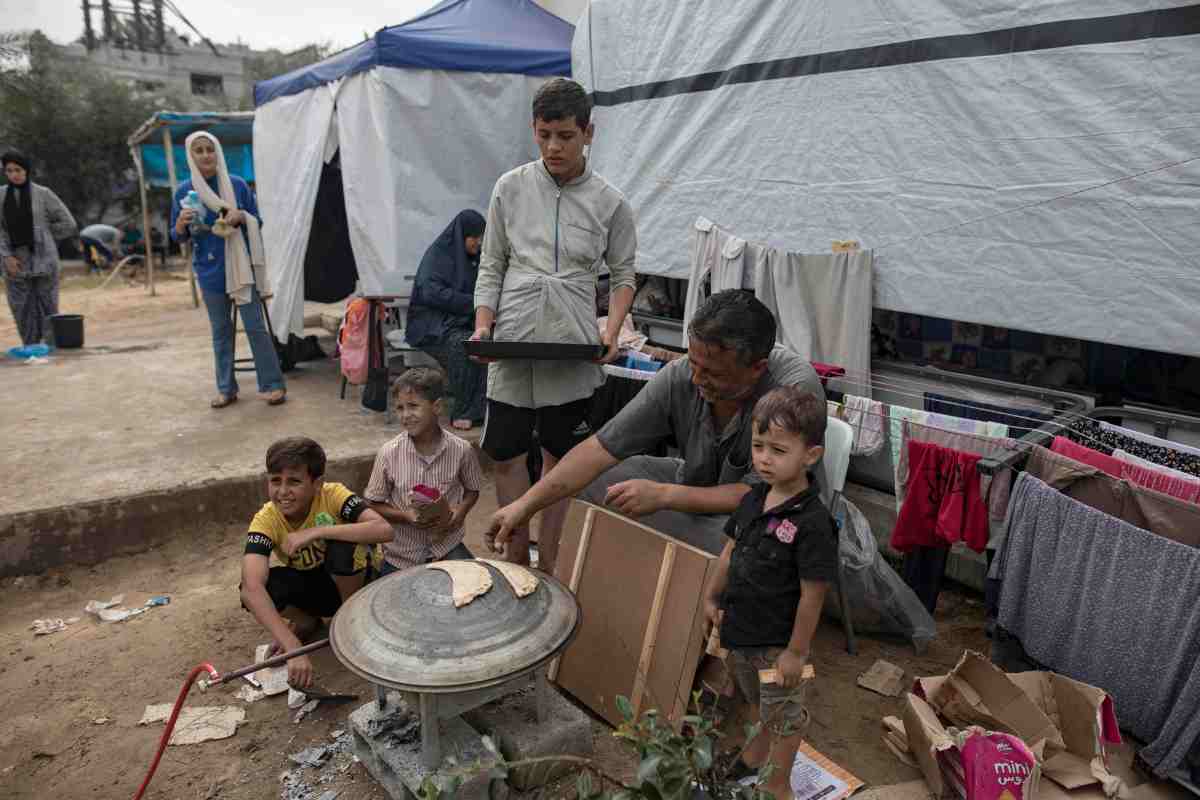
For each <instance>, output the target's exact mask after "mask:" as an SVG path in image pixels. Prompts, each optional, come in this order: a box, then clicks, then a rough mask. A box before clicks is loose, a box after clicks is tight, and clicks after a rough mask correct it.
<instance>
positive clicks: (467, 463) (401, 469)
mask: <svg viewBox="0 0 1200 800" xmlns="http://www.w3.org/2000/svg"><path fill="white" fill-rule="evenodd" d="M445 394H446V374H445V373H444V372H442V370H440V369H438V368H436V367H415V368H413V369H410V370H407V371H406V372H404V374H402V375H401V376H400V377H399V378H398V379H397V380H396V383H395V385H394V386H393V387H392V400H393V402H394V403H395V407H396V411H397V415H398V416H399V418H400V424H401V425H402V426H403V427H404V432H403V433H401V434H400V435H399V436H397V437H396V438H395V439H392V440H391V441H390V442H388V443H387V444H385V445H383V447H381V448H379V454H378V455H377V456H376V457H375V468H374V469H373V470H372V472H371V480H370V482H369V483H368V484H367V489H366V491H365V492H363V496H364V497H366V499H367V501H368V502H369V503H370V507H371V509H372V510H374V511H376V512H378V513H379V515H380V516H382V517H383V518H384V519H386V520H387V521H388V522H390V523H391V524H392V529H393V531H394V532H395V535H394V537H393V538H392V541H391V542H388V543H386V544H384V546H383V554H384V564H383V574H384V575H387V574H389V573H392V572H396V571H399V570H402V569H407V568H409V567H413V566H416V565H418V564H425V563H428V562H430V561H442V560H445V559H470V558H474V556H473V555H472V554H471V551H470V550H468V549H467V547H466V545H464V544H463V537H464V536H465V535H466V527H465V525H464V522H465V521H466V518H467V514H469V513H470V511H471V508H472V507H474V505H475V502H476V501H477V500H478V499H479V487H480V484H481V483H482V477H483V476H482V472H481V471H480V468H479V459H478V458H477V457H476V455H475V451H474V449H473V448H472V447H471V444H470V442H468V441H466V440H465V439H463V438H461V437H459V436H455V435H454V434H453V433H451V432H450V431H447V430H443V429H442V427H441V425H440V423H439V421H438V420H439V417H440V416H441V411H442V398H443V397H444V396H445ZM421 485H423V486H428V487H431V488H433V489H436V490H437V491H438V493H439V495H440V496H441V497H442V498H445V504H444V505H442V506H439V507H438V508H440V513H435V514H433V515H430V514H428V513H425V514H423V513H422V512H421V509H420V507H419V506H418V505H417V504H415V503H414V502H413V489H414V488H415V487H417V486H421Z"/></svg>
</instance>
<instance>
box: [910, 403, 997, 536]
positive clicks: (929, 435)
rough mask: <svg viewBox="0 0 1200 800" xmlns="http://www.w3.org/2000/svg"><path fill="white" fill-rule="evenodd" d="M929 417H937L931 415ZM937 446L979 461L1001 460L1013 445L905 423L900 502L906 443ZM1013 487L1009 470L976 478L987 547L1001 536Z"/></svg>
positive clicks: (995, 439) (978, 436)
mask: <svg viewBox="0 0 1200 800" xmlns="http://www.w3.org/2000/svg"><path fill="white" fill-rule="evenodd" d="M928 416H931V417H933V416H940V415H937V414H930V415H928ZM910 440H911V441H917V442H924V443H925V444H936V445H939V446H941V447H947V448H949V449H951V450H958V451H960V452H963V453H974V454H975V455H977V456H979V457H981V458H1001V457H1003V456H1005V455H1007V454H1008V453H1010V452H1011V451H1012V449H1013V448H1014V447H1015V446H1016V443H1015V442H1014V441H1013V440H1012V439H1009V438H1008V437H993V436H984V435H980V434H974V433H960V432H958V431H949V430H943V429H941V428H933V427H929V426H927V425H914V424H913V423H912V422H911V421H910V420H905V421H904V422H903V423H902V424H901V428H900V463H899V465H897V467H896V497H897V499H898V500H899V501H900V502H901V503H903V502H904V498H905V490H904V487H905V486H906V485H907V483H908V473H909V462H908V447H907V443H908V442H909V441H910ZM1011 485H1012V470H1011V469H1001V470H999V471H997V472H996V473H994V474H992V475H979V493H980V494H981V495H982V496H983V498H984V502H985V503H986V504H987V507H988V520H989V524H988V528H989V535H988V547H989V548H991V549H995V547H998V546H999V545H994V544H993V540H995V539H996V538H997V537H998V536H1001V535H1002V534H1003V529H1004V524H1003V523H1004V517H1005V515H1007V513H1008V495H1009V487H1010V486H1011Z"/></svg>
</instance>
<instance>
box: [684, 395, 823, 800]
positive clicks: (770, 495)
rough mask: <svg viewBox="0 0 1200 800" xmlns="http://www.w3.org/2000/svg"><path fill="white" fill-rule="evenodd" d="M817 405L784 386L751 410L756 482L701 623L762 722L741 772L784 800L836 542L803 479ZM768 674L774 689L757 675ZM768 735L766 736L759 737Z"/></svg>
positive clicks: (819, 413) (812, 457)
mask: <svg viewBox="0 0 1200 800" xmlns="http://www.w3.org/2000/svg"><path fill="white" fill-rule="evenodd" d="M826 413H827V412H826V407H825V402H824V401H823V400H818V399H817V398H816V397H814V396H813V395H811V394H808V393H807V392H804V391H803V390H801V389H799V388H797V387H794V386H783V387H779V388H777V389H773V390H772V391H770V392H768V393H767V394H765V395H763V397H762V399H760V400H759V401H758V403H757V404H756V405H755V407H754V414H753V417H752V419H753V422H752V425H751V431H752V434H751V435H752V438H751V456H752V458H753V461H754V471H755V472H756V473H757V474H758V476H759V477H761V478H762V479H763V483H761V484H759V485H757V486H755V487H754V488H753V489H751V490H750V491H749V492H748V493H747V494H746V495H745V497H743V498H742V503H741V505H740V506H739V507H738V509H737V511H735V512H734V514H733V515H732V516H731V517H730V518H729V523H728V525H726V527H725V534H726V535H727V536H728V537H729V538H730V540H731V541H729V542H728V543H726V545H725V549H724V551H723V552H722V553H721V560H720V562H719V564H718V566H717V575H716V578H715V580H714V581H713V584H712V587H711V589H710V592H709V596H708V597H707V598H706V599H705V609H704V610H705V614H706V615H707V617H708V619H709V620H710V621H711V622H712V624H713V625H715V626H719V628H720V636H721V645H722V646H723V647H725V648H727V649H728V650H729V658H728V662H727V663H728V665H729V669H730V672H731V673H732V675H733V679H734V682H735V683H736V684H737V687H738V689H739V691H740V692H741V694H742V696H743V697H744V698H745V700H746V702H747V703H749V704H750V705H751V707H752V708H753V710H754V713H755V721H760V720H761V721H762V722H763V723H764V726H763V734H760V735H759V736H758V737H757V738H756V739H755V740H754V741H753V742H751V743H750V746H749V747H748V748H747V749H746V751H745V754H744V758H745V762H746V764H745V766H747V767H750V768H752V769H758V768H759V767H761V766H762V765H763V764H765V763H766V762H767V761H768V759H769V760H770V763H771V764H772V765H773V767H774V770H773V771H772V772H771V775H770V777H769V779H768V780H767V782H766V785H765V787H764V788H765V789H766V790H767V791H768V792H771V793H772V794H774V795H775V797H776V798H777V800H789V798H791V797H792V790H791V785H790V784H791V782H790V777H791V771H792V762H793V761H794V760H795V758H796V750H797V749H798V748H799V747H800V742H801V741H802V740H803V738H804V737H803V733H804V728H805V727H806V726H807V723H808V711H807V709H805V707H804V689H805V685H804V683H803V679H802V675H803V673H804V667H805V665H806V664H807V663H808V657H809V647H810V645H811V643H812V637H813V632H814V631H815V630H816V628H817V622H818V621H819V619H820V617H821V606H822V604H823V603H824V600H825V591H826V589H827V587H828V585H829V582H830V581H832V580H834V579H835V578H836V577H837V558H838V546H837V534H836V529H835V527H834V523H833V519H832V518H831V517H830V515H829V512H828V510H827V509H826V508H825V506H824V504H822V502H821V497H820V492H819V490H818V487H817V483H816V479H815V477H814V476H813V475H812V473H811V472H810V470H811V469H812V467H813V466H814V465H815V464H816V463H817V462H818V461H820V459H821V455H822V453H823V452H824V450H825V448H824V443H825V425H826ZM766 669H774V670H775V672H776V682H773V683H765V682H762V680H761V679H760V675H759V671H760V670H766ZM768 732H769V735H767V733H768Z"/></svg>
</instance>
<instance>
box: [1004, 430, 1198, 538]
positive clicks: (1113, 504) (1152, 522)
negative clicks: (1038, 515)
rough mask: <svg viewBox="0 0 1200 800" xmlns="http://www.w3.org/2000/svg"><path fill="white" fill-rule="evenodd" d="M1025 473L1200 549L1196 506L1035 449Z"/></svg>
mask: <svg viewBox="0 0 1200 800" xmlns="http://www.w3.org/2000/svg"><path fill="white" fill-rule="evenodd" d="M1025 470H1026V471H1027V472H1029V473H1030V474H1031V475H1033V476H1034V477H1035V478H1038V479H1039V480H1041V481H1044V482H1046V483H1048V484H1050V485H1051V486H1052V487H1054V488H1055V489H1058V490H1059V491H1061V492H1063V494H1066V495H1067V496H1068V497H1072V498H1074V499H1075V500H1078V501H1079V502H1081V503H1083V504H1084V505H1087V506H1091V507H1092V508H1094V509H1096V510H1097V511H1102V512H1104V513H1105V514H1109V515H1111V516H1114V517H1116V518H1118V519H1121V520H1124V521H1125V522H1128V523H1129V524H1130V525H1136V526H1137V527H1139V528H1141V529H1142V530H1146V531H1150V532H1151V533H1156V534H1158V535H1159V536H1162V537H1165V538H1167V539H1172V540H1174V541H1176V542H1180V543H1182V544H1185V545H1188V546H1189V547H1200V505H1196V504H1195V503H1189V502H1187V501H1185V500H1179V499H1178V498H1175V497H1171V496H1169V495H1165V494H1162V493H1161V492H1156V491H1154V490H1153V489H1146V488H1143V487H1141V486H1138V485H1136V484H1133V483H1130V482H1129V481H1123V480H1120V479H1119V478H1114V477H1112V476H1111V475H1108V474H1105V473H1104V472H1102V471H1101V470H1098V469H1096V468H1095V467H1092V466H1089V465H1087V464H1083V463H1081V462H1079V461H1076V460H1075V459H1073V458H1068V457H1067V456H1064V455H1061V454H1059V453H1055V452H1052V451H1050V450H1047V449H1046V448H1044V447H1041V446H1039V445H1030V446H1029V459H1028V461H1026V463H1025ZM1011 502H1012V501H1010V504H1011Z"/></svg>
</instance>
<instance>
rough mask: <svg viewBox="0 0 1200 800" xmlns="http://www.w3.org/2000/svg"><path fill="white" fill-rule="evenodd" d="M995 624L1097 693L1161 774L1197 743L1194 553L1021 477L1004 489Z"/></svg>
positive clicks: (1199, 585) (1199, 649) (1199, 683)
mask: <svg viewBox="0 0 1200 800" xmlns="http://www.w3.org/2000/svg"><path fill="white" fill-rule="evenodd" d="M1009 508H1010V512H1009V519H1008V540H1007V543H1006V547H1005V550H1004V553H1003V555H1002V559H1003V567H1002V569H1003V580H1004V584H1003V588H1002V590H1001V594H1000V618H999V621H1000V624H1001V625H1002V626H1003V627H1004V628H1005V629H1007V630H1008V631H1010V632H1011V633H1012V634H1013V635H1015V636H1016V637H1017V638H1018V639H1020V640H1021V643H1022V644H1023V645H1024V646H1025V650H1026V651H1027V652H1028V653H1029V655H1030V656H1031V657H1033V658H1034V659H1036V660H1037V661H1039V662H1041V663H1043V664H1045V665H1046V666H1047V667H1049V668H1050V669H1053V670H1055V671H1056V672H1060V673H1062V674H1064V675H1067V676H1069V677H1071V678H1074V679H1076V680H1080V681H1084V682H1086V683H1090V684H1092V685H1094V686H1099V687H1101V688H1102V689H1104V690H1105V691H1106V692H1108V693H1109V694H1110V695H1111V696H1112V698H1113V701H1114V703H1115V704H1116V710H1117V720H1118V721H1119V722H1120V724H1121V727H1122V728H1124V729H1126V730H1128V731H1130V732H1132V733H1133V734H1134V736H1136V737H1138V738H1139V739H1142V740H1143V741H1145V742H1146V743H1147V745H1146V747H1145V749H1144V750H1143V751H1142V756H1143V757H1144V758H1145V759H1146V761H1147V762H1148V763H1149V765H1150V766H1151V767H1152V768H1153V769H1154V770H1155V771H1156V772H1157V773H1158V774H1159V775H1165V774H1166V773H1168V772H1170V771H1171V770H1172V769H1174V768H1176V767H1178V766H1179V765H1180V764H1182V763H1183V761H1184V759H1185V758H1186V756H1187V753H1188V751H1189V750H1190V749H1191V747H1192V745H1193V743H1194V742H1196V741H1197V738H1198V737H1200V602H1197V598H1200V550H1197V549H1196V548H1192V547H1188V546H1186V545H1182V544H1179V543H1178V542H1173V541H1171V540H1170V539H1165V538H1163V537H1161V536H1158V535H1156V534H1153V533H1150V532H1148V531H1144V530H1142V529H1140V528H1136V527H1134V526H1133V525H1130V524H1128V523H1126V522H1122V521H1121V520H1119V519H1117V518H1115V517H1111V516H1109V515H1107V514H1104V513H1102V512H1100V511H1096V510H1095V509H1093V508H1090V507H1088V506H1085V505H1083V504H1082V503H1080V502H1078V501H1076V500H1073V499H1071V498H1070V497H1067V496H1066V495H1064V494H1062V493H1061V492H1059V491H1057V490H1056V489H1053V488H1051V487H1049V486H1047V485H1046V484H1045V483H1043V482H1042V481H1040V480H1038V479H1037V478H1034V477H1033V476H1031V475H1029V474H1027V473H1022V474H1021V475H1020V476H1018V478H1017V480H1016V483H1015V485H1014V486H1013V490H1012V499H1011V500H1010V505H1009Z"/></svg>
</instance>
